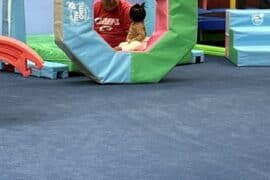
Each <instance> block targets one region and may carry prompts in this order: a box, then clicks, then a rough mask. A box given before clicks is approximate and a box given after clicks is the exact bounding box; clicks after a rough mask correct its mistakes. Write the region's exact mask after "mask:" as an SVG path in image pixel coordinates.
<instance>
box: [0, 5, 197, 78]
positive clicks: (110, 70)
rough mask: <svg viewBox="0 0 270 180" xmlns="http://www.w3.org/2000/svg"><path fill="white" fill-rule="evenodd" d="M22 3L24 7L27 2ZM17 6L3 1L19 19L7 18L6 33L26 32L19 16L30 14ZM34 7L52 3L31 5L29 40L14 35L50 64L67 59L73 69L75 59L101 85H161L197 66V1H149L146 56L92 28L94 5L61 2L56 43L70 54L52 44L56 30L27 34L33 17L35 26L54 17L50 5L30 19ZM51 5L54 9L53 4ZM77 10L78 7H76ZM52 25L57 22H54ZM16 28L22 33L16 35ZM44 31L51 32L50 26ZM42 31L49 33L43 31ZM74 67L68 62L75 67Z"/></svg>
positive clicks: (85, 72) (56, 27) (79, 66)
mask: <svg viewBox="0 0 270 180" xmlns="http://www.w3.org/2000/svg"><path fill="white" fill-rule="evenodd" d="M19 1H20V3H23V1H21V0H19ZM30 1H31V2H30ZM14 2H17V1H12V3H11V1H9V2H8V0H6V1H4V3H3V12H5V11H8V13H6V14H8V16H12V15H13V17H14V18H15V17H16V18H15V19H14V18H10V17H9V18H4V21H3V28H2V29H3V32H5V31H6V30H5V28H7V29H8V30H7V32H8V33H9V35H11V34H12V35H15V34H16V32H18V31H21V29H19V28H18V26H19V27H22V28H23V27H24V22H25V19H24V16H23V15H19V14H20V13H22V12H23V11H24V9H22V7H23V6H20V7H19V6H18V5H15V4H13V3H14ZM134 2H142V1H138V0H137V1H134V0H133V1H132V2H131V3H134ZM29 3H30V4H29ZM31 3H33V4H35V5H39V7H40V4H48V3H46V2H36V1H34V0H29V1H26V2H25V9H26V15H25V16H26V31H25V32H26V33H25V34H26V36H23V35H22V36H21V35H20V36H13V37H19V39H21V40H22V41H24V39H25V40H26V42H27V43H28V45H29V46H30V47H32V48H33V49H34V50H35V51H37V52H38V53H39V54H40V55H41V56H42V58H43V59H44V60H46V61H54V62H59V59H65V60H63V62H64V63H65V62H67V61H69V63H70V64H72V66H73V63H71V61H70V60H69V59H71V60H72V61H73V62H74V63H75V64H76V66H77V67H78V68H79V70H80V71H81V72H83V73H84V74H85V75H87V76H88V77H90V78H91V79H93V80H95V81H96V82H98V83H148V82H158V81H160V80H161V79H162V78H163V77H164V76H166V75H167V74H168V73H169V72H170V71H171V70H172V69H173V68H174V67H175V65H177V64H179V63H189V62H192V53H191V51H192V48H193V47H194V45H195V44H196V34H197V33H196V32H197V29H196V28H197V19H196V17H197V9H196V7H197V2H196V1H189V2H186V1H184V0H180V1H179V0H165V1H164V0H157V1H156V0H152V1H151V0H149V1H146V7H147V13H148V16H147V18H146V27H147V35H148V36H149V37H150V40H149V41H148V42H147V45H146V48H145V49H144V50H143V51H140V52H115V51H114V50H113V49H112V48H111V47H109V46H108V44H107V43H106V42H105V41H104V40H103V39H101V38H100V36H99V35H97V33H96V32H95V31H94V30H93V28H92V23H93V17H92V12H93V10H92V6H93V3H94V1H92V0H80V1H67V0H55V1H54V9H55V11H54V12H55V13H54V15H55V19H54V22H55V23H54V24H55V28H54V32H55V40H56V43H57V45H58V46H59V47H60V48H61V49H62V50H63V51H64V52H65V54H64V53H63V52H62V51H61V50H59V49H58V48H56V46H55V44H53V45H52V42H51V41H52V40H54V36H53V35H51V32H50V31H47V32H45V33H44V32H38V30H37V29H35V28H33V29H32V30H34V32H35V35H29V31H28V30H27V28H28V27H29V24H28V23H29V19H27V18H29V17H30V19H31V18H34V20H33V21H30V23H31V22H34V21H36V19H35V18H36V17H37V16H38V14H39V13H43V19H44V17H49V18H50V16H46V15H45V16H44V13H45V12H46V14H47V13H48V14H50V13H51V14H53V13H52V12H53V9H52V6H50V7H46V8H42V9H44V11H45V12H36V13H37V16H36V14H35V15H32V16H29V14H27V13H30V11H27V8H28V9H30V7H32V5H33V4H32V5H31ZM70 3H71V4H70ZM49 4H50V5H53V4H52V2H50V3H49ZM71 6H73V7H74V8H73V9H70V7H71ZM32 9H34V10H35V9H37V8H31V11H32ZM75 11H77V12H78V13H79V14H80V16H79V17H75V16H74V17H72V13H74V12H75ZM32 12H33V11H32ZM178 12H181V13H178ZM4 14H5V13H4ZM73 15H74V14H73ZM35 16H36V17H35ZM83 16H84V17H83ZM38 17H40V16H38ZM11 19H12V20H11ZM38 21H39V22H38V23H39V24H42V23H44V24H46V25H48V24H49V25H51V24H52V22H53V18H51V19H49V20H48V19H46V20H44V21H42V18H41V19H39V20H38ZM47 21H51V22H50V23H48V22H47ZM12 27H13V28H12ZM37 27H38V26H37ZM42 27H44V26H42ZM11 29H12V30H14V31H16V30H17V31H16V32H13V31H12V30H11ZM30 29H31V27H30ZM44 29H48V28H46V27H44ZM42 31H44V30H43V29H42ZM22 32H23V31H21V33H22ZM24 37H25V38H24ZM48 40H49V41H50V42H49V41H48ZM101 54H102V56H101ZM58 58H59V59H58ZM70 64H68V65H69V67H70ZM70 69H72V68H70ZM74 69H75V68H73V70H74Z"/></svg>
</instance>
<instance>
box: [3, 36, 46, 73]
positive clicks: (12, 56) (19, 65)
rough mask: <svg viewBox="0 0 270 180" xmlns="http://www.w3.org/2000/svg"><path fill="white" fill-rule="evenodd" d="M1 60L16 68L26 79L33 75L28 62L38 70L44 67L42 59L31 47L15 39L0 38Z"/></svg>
mask: <svg viewBox="0 0 270 180" xmlns="http://www.w3.org/2000/svg"><path fill="white" fill-rule="evenodd" d="M0 60H3V61H4V62H6V63H8V65H12V66H14V67H15V68H16V69H17V70H18V71H19V72H20V73H21V74H22V75H23V76H24V77H28V76H30V75H31V69H29V68H28V67H27V61H32V62H33V63H34V64H35V67H36V68H37V69H41V68H42V67H43V60H42V58H41V57H40V56H39V55H38V54H37V53H36V52H35V51H34V50H32V49H31V48H30V47H28V46H27V45H26V44H24V43H23V42H21V41H18V40H16V39H14V38H10V37H6V36H0Z"/></svg>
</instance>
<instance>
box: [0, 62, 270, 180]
mask: <svg viewBox="0 0 270 180" xmlns="http://www.w3.org/2000/svg"><path fill="white" fill-rule="evenodd" d="M269 82H270V68H237V67H234V66H233V65H232V64H230V63H229V62H227V61H226V60H225V59H223V58H216V57H207V61H206V63H204V64H196V65H185V66H179V67H177V68H175V69H174V70H173V71H172V72H171V73H170V74H169V75H168V77H167V78H165V79H164V80H163V81H162V82H161V83H159V84H139V85H104V86H101V85H97V84H95V83H93V82H91V81H90V80H88V79H87V78H85V77H82V76H74V77H71V78H68V79H65V80H47V79H38V78H34V77H30V78H28V79H24V78H23V77H21V76H20V75H17V74H12V73H7V72H0V107H1V109H0V179H3V180H9V179H12V180H13V179H23V180H32V179H33V180H37V179H50V180H51V179H56V180H62V179H63V180H67V179H76V180H77V179H84V180H85V179H91V180H92V179H93V180H133V179H134V180H255V179H256V180H269V179H270V117H269V113H270V96H269V93H270V83H269Z"/></svg>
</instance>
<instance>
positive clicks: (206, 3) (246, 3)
mask: <svg viewBox="0 0 270 180" xmlns="http://www.w3.org/2000/svg"><path fill="white" fill-rule="evenodd" d="M269 7H270V1H269V0H230V1H227V0H226V1H225V0H200V1H199V10H198V11H199V17H198V19H199V21H198V32H199V34H198V42H199V43H202V44H200V45H197V46H196V48H197V49H201V50H204V51H205V53H206V54H210V55H215V56H224V55H225V48H224V46H228V44H226V43H228V41H227V42H226V41H225V39H227V38H225V29H226V28H225V24H226V21H227V20H228V19H226V10H228V9H235V8H237V9H267V8H269ZM227 40H228V39H227ZM209 45H210V46H209Z"/></svg>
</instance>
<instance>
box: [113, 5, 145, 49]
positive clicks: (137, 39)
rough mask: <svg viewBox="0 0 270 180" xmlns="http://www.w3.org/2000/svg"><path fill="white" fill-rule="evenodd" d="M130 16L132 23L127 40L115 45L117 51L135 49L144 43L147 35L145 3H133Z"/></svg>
mask: <svg viewBox="0 0 270 180" xmlns="http://www.w3.org/2000/svg"><path fill="white" fill-rule="evenodd" d="M129 16H130V19H131V24H130V27H129V31H128V35H127V38H126V42H122V43H120V44H119V45H118V46H117V47H115V50H116V51H122V50H123V51H135V50H137V49H138V48H139V47H140V46H141V45H142V42H143V40H144V39H145V37H146V31H145V26H144V19H145V16H146V11H145V8H144V3H143V4H141V5H139V4H135V5H133V6H132V7H131V9H130V12H129Z"/></svg>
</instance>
